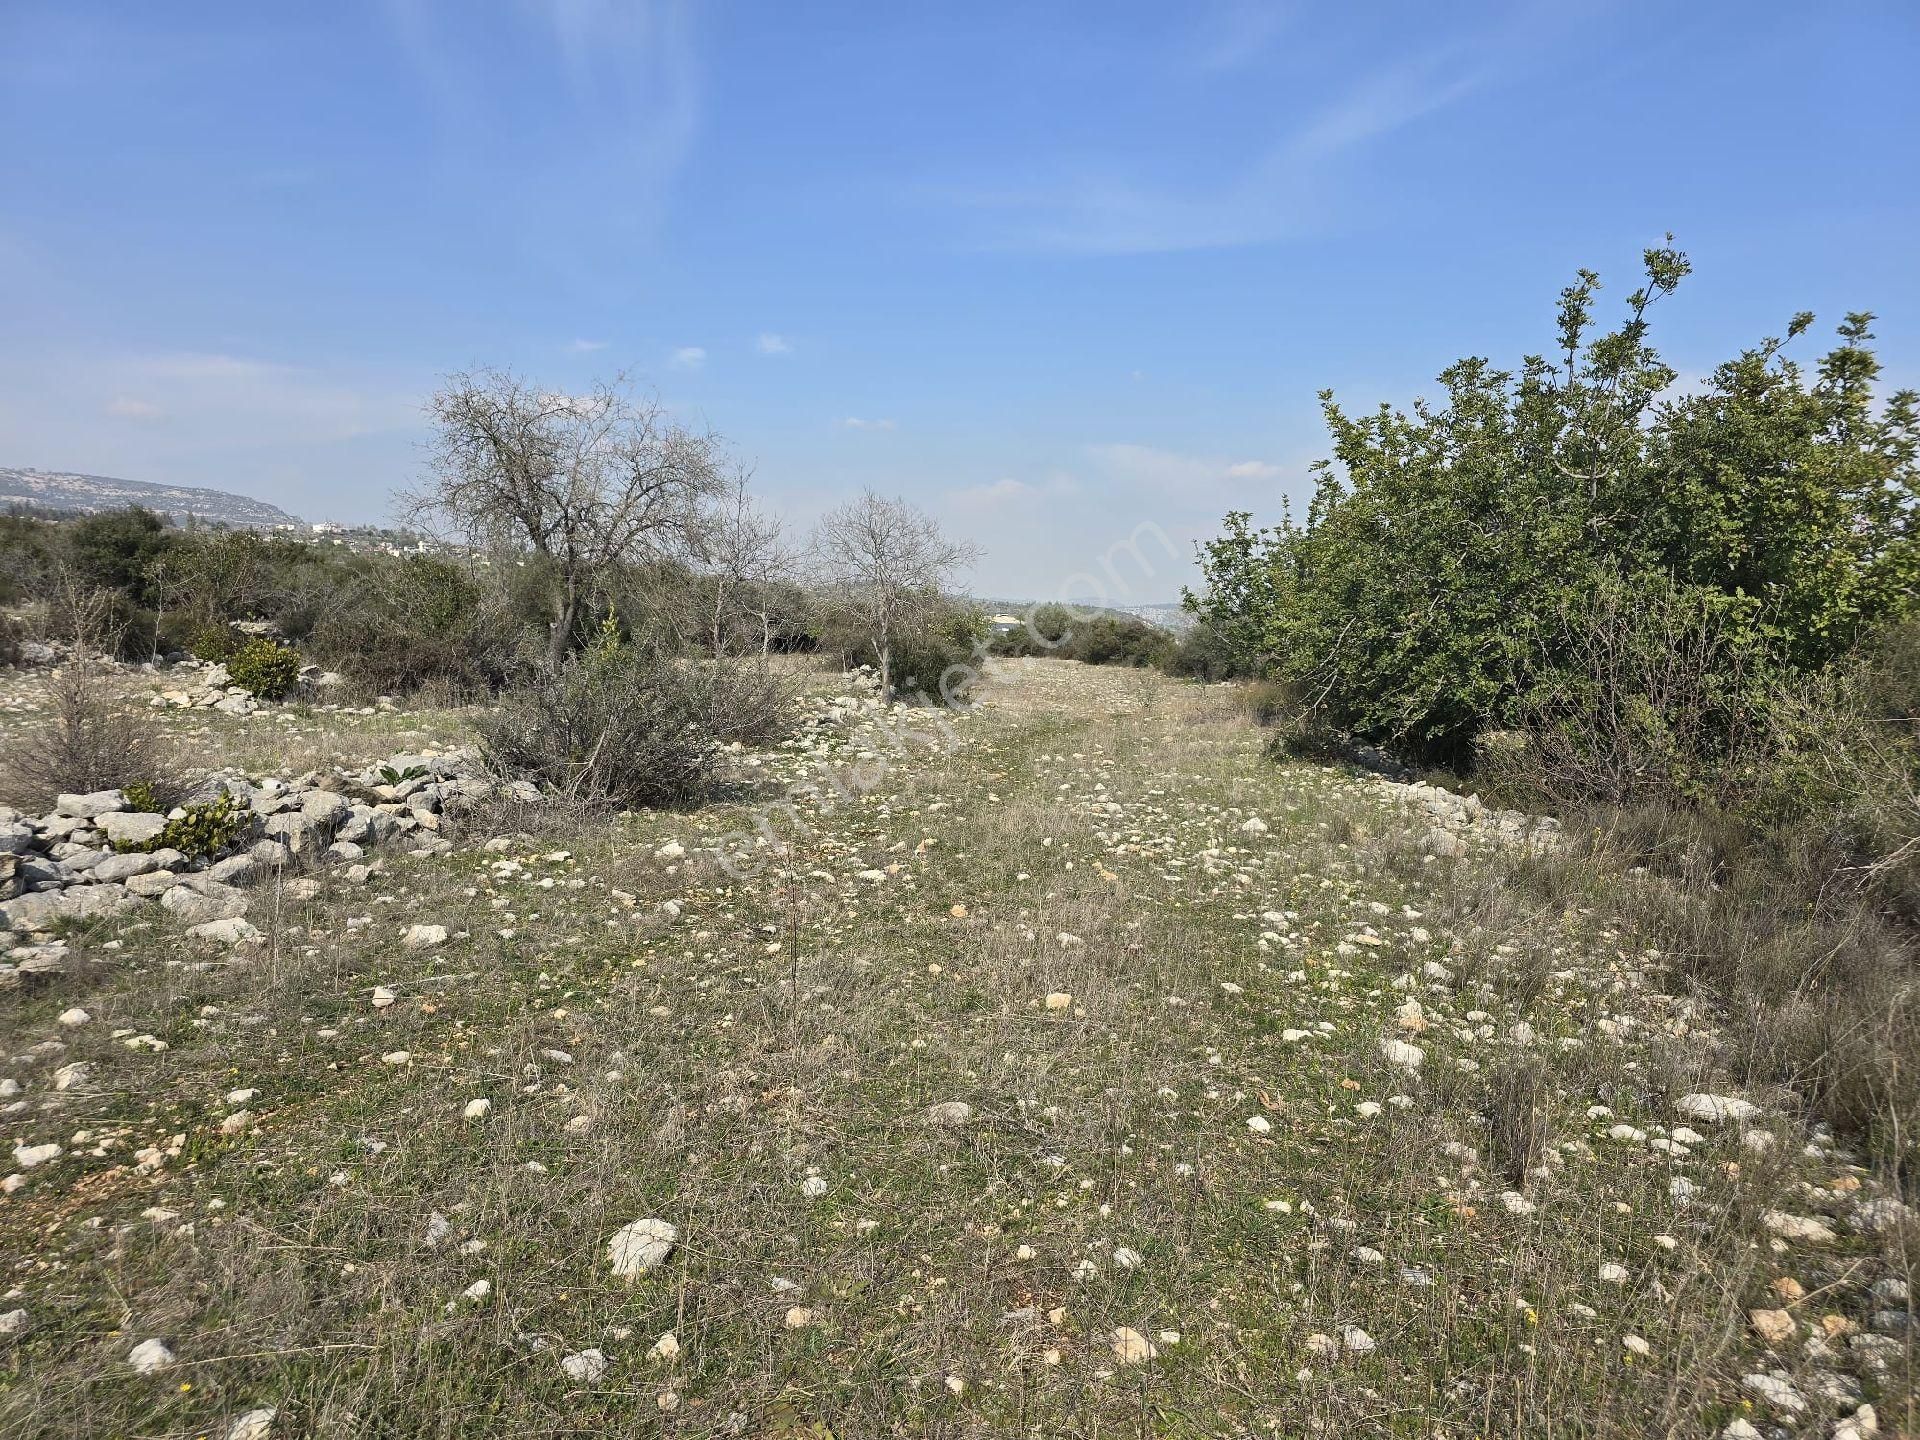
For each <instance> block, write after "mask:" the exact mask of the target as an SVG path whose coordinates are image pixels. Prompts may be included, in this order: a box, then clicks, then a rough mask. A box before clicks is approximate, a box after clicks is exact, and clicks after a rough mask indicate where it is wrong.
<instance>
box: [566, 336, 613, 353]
mask: <svg viewBox="0 0 1920 1440" xmlns="http://www.w3.org/2000/svg"><path fill="white" fill-rule="evenodd" d="M607 344H608V342H607V341H605V340H575V341H574V342H573V343H572V344H570V345H568V346H567V349H569V350H571V351H572V352H573V353H574V354H575V355H590V354H592V353H593V352H594V351H595V350H604V349H606V348H607Z"/></svg>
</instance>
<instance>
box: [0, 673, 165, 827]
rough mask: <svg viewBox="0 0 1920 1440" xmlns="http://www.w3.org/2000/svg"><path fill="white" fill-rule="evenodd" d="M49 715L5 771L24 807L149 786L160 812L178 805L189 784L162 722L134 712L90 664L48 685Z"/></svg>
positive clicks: (5, 788) (3, 785) (4, 789)
mask: <svg viewBox="0 0 1920 1440" xmlns="http://www.w3.org/2000/svg"><path fill="white" fill-rule="evenodd" d="M45 684H46V706H45V709H46V711H47V716H46V718H45V719H44V720H42V721H41V722H40V723H39V724H37V725H35V726H34V727H33V728H31V729H29V730H28V731H27V732H26V733H25V734H23V735H21V736H20V737H19V738H18V739H17V740H16V741H15V742H14V743H13V744H12V745H11V746H10V747H9V753H8V754H7V757H6V760H5V762H4V766H0V793H4V796H5V798H6V800H7V801H8V803H10V804H14V805H18V806H20V807H21V808H22V809H27V810H34V811H43V812H44V811H47V810H51V809H52V808H53V805H54V802H55V801H56V800H57V799H58V798H59V797H60V796H61V795H67V794H88V793H91V792H93V791H96V790H125V789H126V788H127V787H128V786H130V785H133V786H138V785H145V786H147V787H149V789H148V793H149V794H150V795H151V796H152V798H153V800H154V802H155V804H154V809H155V811H156V812H157V813H165V811H166V810H168V809H170V808H172V807H173V806H174V805H177V804H178V803H179V802H180V800H181V798H183V797H184V796H185V795H186V794H187V792H188V788H189V787H188V784H187V782H186V780H185V778H184V777H183V776H182V775H181V773H180V771H179V769H178V767H177V766H176V764H175V762H174V760H173V756H172V753H171V747H169V745H168V744H167V742H166V738H165V736H164V734H163V733H162V731H161V729H160V727H159V725H158V724H157V723H156V722H155V721H154V720H153V718H152V717H151V716H150V715H148V714H147V713H145V712H144V711H137V710H131V709H128V708H127V707H126V706H124V705H122V704H120V703H119V702H118V701H116V700H115V699H114V697H113V696H112V695H111V694H110V693H109V692H108V690H107V688H106V685H105V682H104V681H103V680H102V679H101V677H100V676H99V674H98V672H96V671H94V670H93V669H91V668H90V667H88V666H86V665H84V664H75V665H70V666H68V667H67V668H66V669H64V670H57V671H54V672H52V673H51V674H50V675H49V676H48V677H47V679H46V681H45Z"/></svg>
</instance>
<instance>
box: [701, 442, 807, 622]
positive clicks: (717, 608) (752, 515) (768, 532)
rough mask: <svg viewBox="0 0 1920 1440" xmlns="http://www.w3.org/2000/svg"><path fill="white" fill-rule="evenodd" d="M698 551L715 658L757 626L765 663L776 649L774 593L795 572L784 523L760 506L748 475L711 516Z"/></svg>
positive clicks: (733, 485) (732, 487)
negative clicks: (753, 495) (741, 634)
mask: <svg viewBox="0 0 1920 1440" xmlns="http://www.w3.org/2000/svg"><path fill="white" fill-rule="evenodd" d="M693 550H694V555H693V558H694V562H695V564H696V566H697V567H698V569H699V571H700V573H701V577H702V580H703V582H704V584H703V589H702V593H701V602H702V610H703V614H702V615H701V623H702V628H704V629H705V630H706V631H707V635H706V641H707V644H708V645H709V646H710V647H711V649H712V652H713V653H714V654H715V655H722V654H725V653H726V652H727V651H728V650H729V649H730V648H732V646H733V643H734V640H735V637H736V635H738V634H739V633H740V632H742V631H744V630H746V629H747V627H748V624H749V623H751V624H752V626H753V628H755V629H757V630H758V632H759V635H758V638H759V643H760V654H761V655H762V657H764V656H765V655H766V653H767V652H768V650H770V649H771V648H772V645H773V614H774V610H773V592H774V589H775V587H776V586H777V585H778V584H779V582H780V581H781V580H783V579H785V578H786V576H787V575H788V573H789V572H790V571H791V569H792V568H793V556H792V553H791V552H790V551H789V550H788V548H787V546H786V544H785V542H784V538H783V536H782V533H781V527H780V520H779V518H778V517H777V516H774V515H770V514H768V513H767V512H766V511H765V510H763V509H762V508H761V507H760V506H759V505H757V504H756V503H755V502H754V499H753V497H752V496H751V495H749V494H748V493H747V477H746V476H745V475H744V474H740V475H736V476H734V478H733V481H732V483H731V484H730V485H729V487H728V489H727V491H726V493H725V494H724V495H722V496H721V497H720V500H719V503H717V504H716V505H714V506H713V507H712V508H711V509H710V510H709V512H708V514H707V516H706V518H705V521H704V522H703V524H702V525H701V527H700V530H699V534H698V536H697V537H696V539H695V541H694V546H693Z"/></svg>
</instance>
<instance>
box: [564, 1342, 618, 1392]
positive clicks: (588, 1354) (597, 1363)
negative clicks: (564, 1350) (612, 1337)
mask: <svg viewBox="0 0 1920 1440" xmlns="http://www.w3.org/2000/svg"><path fill="white" fill-rule="evenodd" d="M560 1368H561V1369H562V1370H563V1371H565V1372H566V1376H567V1378H568V1379H569V1380H577V1381H579V1382H580V1383H581V1384H582V1385H597V1384H598V1383H599V1382H600V1377H601V1376H602V1375H605V1374H606V1373H607V1357H606V1356H605V1355H604V1354H602V1353H601V1352H600V1351H598V1350H576V1351H574V1352H573V1353H572V1354H571V1355H563V1356H561V1357H560Z"/></svg>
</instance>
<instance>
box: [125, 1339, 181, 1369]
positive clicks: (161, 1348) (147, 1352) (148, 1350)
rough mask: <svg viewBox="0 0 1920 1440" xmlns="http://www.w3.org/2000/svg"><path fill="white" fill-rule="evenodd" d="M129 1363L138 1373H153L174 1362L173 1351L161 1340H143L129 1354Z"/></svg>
mask: <svg viewBox="0 0 1920 1440" xmlns="http://www.w3.org/2000/svg"><path fill="white" fill-rule="evenodd" d="M127 1364H129V1365H130V1366H132V1367H133V1373H134V1374H136V1375H152V1374H154V1373H156V1372H157V1371H161V1370H164V1369H166V1368H167V1367H168V1366H169V1365H171V1364H173V1351H171V1350H169V1349H168V1348H167V1347H166V1345H165V1344H164V1343H163V1342H162V1341H159V1340H142V1341H141V1342H140V1343H139V1344H138V1345H136V1346H134V1347H133V1349H132V1350H131V1351H129V1352H128V1354H127Z"/></svg>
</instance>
